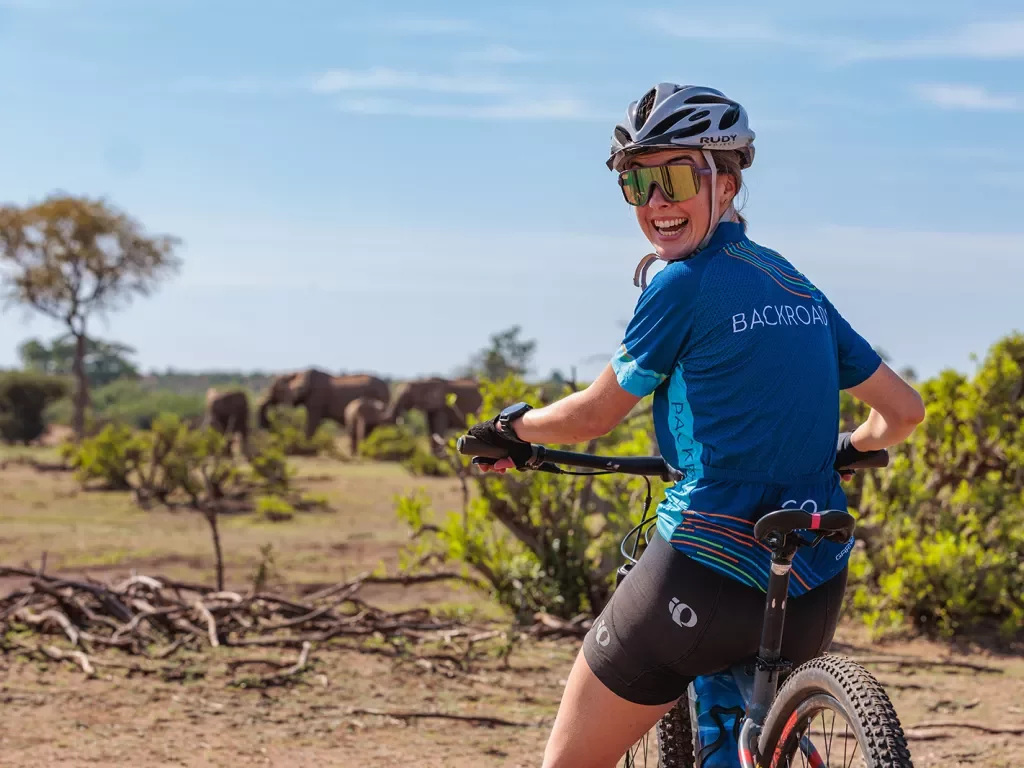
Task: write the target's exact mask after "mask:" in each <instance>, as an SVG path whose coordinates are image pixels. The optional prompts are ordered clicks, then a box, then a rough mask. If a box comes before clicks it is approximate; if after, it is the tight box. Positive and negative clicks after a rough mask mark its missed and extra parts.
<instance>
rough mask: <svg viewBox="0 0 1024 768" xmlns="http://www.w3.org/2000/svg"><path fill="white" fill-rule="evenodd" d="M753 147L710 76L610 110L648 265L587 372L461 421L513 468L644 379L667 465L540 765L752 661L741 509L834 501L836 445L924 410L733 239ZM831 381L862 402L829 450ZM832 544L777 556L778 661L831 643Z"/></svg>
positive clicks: (619, 412)
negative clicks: (784, 565)
mask: <svg viewBox="0 0 1024 768" xmlns="http://www.w3.org/2000/svg"><path fill="white" fill-rule="evenodd" d="M753 142H754V132H753V131H752V130H751V129H750V127H749V125H748V122H747V114H746V111H745V110H744V109H743V107H742V106H740V105H739V104H738V103H736V102H735V101H733V100H731V99H729V98H727V97H726V96H725V95H724V94H722V93H721V92H720V91H717V90H715V89H712V88H706V87H699V86H682V85H675V84H672V83H660V84H658V85H657V86H655V87H654V88H652V89H651V90H650V91H648V92H647V93H646V94H645V95H644V96H643V97H642V98H641V99H640V100H639V101H634V102H633V103H632V104H630V106H629V109H628V110H627V113H626V118H625V120H624V121H623V122H621V123H620V124H619V125H617V126H616V127H615V130H614V133H613V137H612V146H611V156H610V157H609V159H608V167H609V168H610V169H612V170H614V171H617V172H618V180H619V185H620V187H621V189H622V194H623V196H624V197H625V199H626V202H627V203H629V204H630V205H631V206H634V210H635V212H636V217H637V222H638V223H639V225H640V228H641V230H643V233H644V235H645V236H646V237H647V239H648V240H649V241H650V242H651V245H652V246H653V247H654V252H655V254H656V258H657V259H660V260H662V261H664V262H667V263H666V265H665V266H664V268H663V269H661V270H660V271H659V272H658V273H657V274H655V275H654V276H653V278H652V279H651V281H650V284H649V285H645V287H644V288H643V290H642V292H641V295H640V299H639V301H638V302H637V305H636V308H635V311H634V314H633V317H632V320H631V321H630V323H629V326H628V328H627V330H626V333H625V338H624V340H623V342H622V345H621V346H620V347H619V349H618V352H617V353H616V354H615V356H614V357H613V359H612V360H611V362H610V363H609V365H608V366H607V367H606V368H605V369H604V370H603V371H602V372H601V374H600V375H599V376H598V377H597V380H596V381H594V383H593V384H591V385H590V386H589V387H587V388H586V389H585V390H583V391H580V392H577V393H575V394H572V395H569V396H568V397H566V398H564V399H562V400H559V401H558V402H555V403H553V404H551V405H548V406H546V407H544V408H538V409H531V408H530V407H529V406H528V405H526V404H522V403H520V404H516V405H514V406H510V407H508V408H506V409H505V410H504V411H502V412H501V414H499V415H498V416H496V417H495V418H494V419H492V420H490V421H485V422H482V423H481V424H478V425H476V426H475V427H473V428H472V429H471V430H470V433H471V434H473V435H474V436H476V437H477V438H479V439H481V440H484V441H485V442H488V443H490V444H492V445H496V446H499V447H501V448H504V449H506V450H507V451H508V455H509V457H510V458H508V459H502V460H500V461H498V462H495V463H493V464H490V465H484V469H485V471H487V470H493V471H498V472H504V471H506V470H507V469H509V468H512V467H513V466H520V467H521V466H523V464H524V463H525V461H526V460H527V459H528V458H529V448H528V447H527V446H526V445H525V444H526V443H577V442H583V441H586V440H590V439H593V438H595V437H599V436H601V435H604V434H606V433H607V432H609V431H610V430H611V429H612V428H614V427H615V425H616V424H618V423H619V422H620V421H621V420H622V419H623V418H625V416H626V415H627V414H628V413H629V412H630V410H631V409H632V408H633V407H634V406H635V405H636V404H637V403H638V402H639V401H640V399H641V398H642V397H644V396H646V395H649V394H651V393H652V392H653V393H654V410H653V414H654V422H655V432H656V435H657V439H658V445H659V447H660V449H661V453H662V455H663V456H664V458H665V460H666V461H667V462H668V463H669V464H671V465H672V466H674V467H675V468H677V469H678V470H680V471H681V472H682V473H683V479H682V480H681V481H680V482H678V483H677V484H676V485H675V486H673V487H671V488H669V489H668V490H667V492H666V497H665V500H664V501H663V502H662V503H661V504H660V505H659V507H658V522H657V531H658V534H659V535H658V536H655V537H653V538H652V541H651V544H650V546H649V547H648V548H647V550H646V551H645V553H644V555H643V557H641V558H640V561H639V563H638V564H637V565H636V566H635V567H634V568H633V570H632V571H631V572H630V573H629V575H628V576H627V577H626V578H625V579H624V580H623V582H622V583H621V585H620V586H619V587H618V588H617V589H616V590H615V592H614V594H613V596H612V598H611V600H610V601H609V603H608V605H607V606H606V607H605V608H604V610H603V611H602V613H601V615H600V616H599V617H598V618H597V620H596V621H595V622H594V626H593V628H592V629H591V630H590V632H589V634H588V635H587V637H586V639H585V640H584V643H583V648H582V649H581V651H580V654H579V656H578V657H577V658H576V662H575V664H574V665H573V668H572V671H571V673H570V675H569V678H568V682H567V685H566V687H565V692H564V694H563V697H562V701H561V705H560V707H559V710H558V715H557V717H556V719H555V724H554V727H553V730H552V733H551V736H550V739H549V741H548V744H547V748H546V750H545V754H544V767H545V768H555V767H556V766H558V767H562V766H573V768H582V767H584V766H585V767H587V768H590V767H591V766H593V768H610V766H613V765H615V764H616V762H617V760H619V759H620V758H621V756H622V755H623V754H624V753H625V752H626V750H627V749H628V747H629V746H630V745H631V744H633V743H634V742H636V741H637V740H638V739H639V738H640V737H641V736H642V735H643V734H644V733H646V732H647V731H648V730H649V729H650V728H651V727H652V726H653V725H654V723H655V722H656V721H657V720H658V719H659V718H660V717H661V716H662V715H663V714H665V713H666V712H667V711H668V710H669V709H670V708H671V707H672V705H673V704H674V702H675V701H676V699H678V698H679V697H680V696H681V695H682V694H683V693H684V692H685V690H686V686H687V685H688V684H689V683H690V682H691V681H692V680H693V679H694V678H695V677H696V676H698V675H707V674H712V673H715V672H718V671H720V670H723V669H725V668H727V667H729V666H730V665H732V664H734V663H736V662H737V661H739V660H741V659H743V658H749V657H751V656H753V655H755V654H756V653H757V648H758V640H759V633H760V627H761V621H760V619H761V616H762V613H763V608H764V592H765V589H766V587H767V581H768V567H769V554H768V551H767V550H766V549H765V548H763V547H761V546H760V545H759V544H757V543H756V542H755V541H754V539H753V537H752V535H751V534H752V529H753V524H754V522H755V521H757V520H758V519H759V518H760V517H761V516H763V515H764V514H766V513H767V512H770V511H772V510H775V509H780V508H783V507H788V506H799V507H802V508H804V509H806V510H808V511H817V510H826V509H846V497H845V495H844V493H843V490H842V489H841V487H840V485H839V482H840V477H839V475H838V474H837V473H836V472H835V470H834V469H833V465H834V462H835V461H836V458H837V451H838V453H839V454H840V458H847V457H849V458H851V460H852V459H853V458H856V456H857V453H858V452H859V451H871V450H875V449H879V448H885V447H888V446H891V445H894V444H895V443H898V442H900V441H901V440H903V439H905V438H906V437H907V436H908V435H909V434H910V433H911V432H912V431H913V429H914V426H915V425H916V424H918V423H919V422H920V421H921V420H922V419H923V418H924V408H923V405H922V402H921V399H920V397H919V396H918V394H917V392H916V391H915V390H914V389H913V388H911V387H910V386H909V385H907V384H906V383H905V382H904V381H903V380H902V379H900V378H899V376H897V375H896V374H895V373H894V372H893V371H892V370H891V369H890V368H889V367H888V366H887V365H885V363H883V362H882V361H881V359H880V358H879V356H878V355H877V354H876V353H875V352H874V351H873V350H872V348H871V346H870V345H869V344H868V343H867V342H866V341H865V340H864V339H863V338H862V337H861V336H860V335H858V334H857V332H856V331H854V330H853V328H852V327H851V326H850V325H849V323H847V322H846V320H844V319H843V317H842V316H841V315H840V314H839V312H838V311H837V310H836V309H835V307H833V306H832V304H831V303H830V302H829V300H828V299H827V298H826V297H825V296H824V295H823V294H822V292H821V291H820V290H818V289H817V288H816V287H815V286H814V285H813V284H812V283H811V282H810V281H809V280H808V278H807V277H805V276H804V275H803V274H802V273H800V272H799V271H797V270H796V269H795V268H794V267H793V265H791V264H790V263H789V262H788V261H786V259H785V258H783V257H782V256H780V255H779V254H778V253H776V252H774V251H772V250H769V249H768V248H765V247H764V246H761V245H758V244H757V243H754V242H753V241H751V240H749V239H748V238H747V237H746V234H745V233H746V221H745V220H744V219H743V217H742V216H740V215H739V213H737V211H736V207H735V205H734V200H735V198H736V194H737V192H738V191H739V190H740V188H741V186H742V184H743V179H742V172H743V170H744V169H746V168H748V167H750V165H751V163H752V161H753V158H754V145H753ZM652 261H653V257H647V258H646V259H645V260H644V261H642V262H641V264H640V265H639V266H638V267H637V274H636V279H637V281H638V282H640V283H643V284H646V271H647V267H648V266H650V263H651V262H652ZM844 389H845V390H848V391H849V392H850V393H851V394H852V395H853V396H854V397H856V398H857V399H858V400H861V401H863V402H865V403H867V404H868V405H869V406H871V412H870V415H869V417H868V419H867V420H866V421H865V422H864V424H862V425H860V426H859V427H858V428H857V429H856V430H855V431H854V432H853V433H846V434H844V435H841V436H840V438H839V441H838V446H837V439H836V435H837V432H838V427H839V391H840V390H844ZM852 545H853V541H852V540H851V541H850V542H847V544H845V545H839V544H832V543H829V542H822V543H821V544H819V545H818V546H817V547H815V548H813V549H810V548H805V549H801V550H800V551H799V553H798V554H797V555H796V558H795V560H794V564H793V571H792V573H793V578H792V579H791V581H790V601H789V606H788V608H787V617H786V632H785V636H784V642H783V647H782V652H783V655H784V656H785V657H786V658H788V659H790V660H791V661H793V662H794V664H800V663H802V662H804V661H806V660H808V659H810V658H813V657H814V656H817V655H819V654H820V653H822V652H823V651H824V650H826V649H827V648H828V646H829V644H830V642H831V640H832V636H833V633H834V632H835V628H836V623H837V621H838V618H839V611H840V606H841V604H842V598H843V590H844V588H845V586H846V566H847V560H848V558H849V552H850V549H851V548H852Z"/></svg>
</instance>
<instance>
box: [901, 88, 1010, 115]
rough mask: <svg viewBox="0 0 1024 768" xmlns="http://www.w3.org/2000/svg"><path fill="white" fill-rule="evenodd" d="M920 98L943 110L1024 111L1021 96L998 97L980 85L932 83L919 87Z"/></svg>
mask: <svg viewBox="0 0 1024 768" xmlns="http://www.w3.org/2000/svg"><path fill="white" fill-rule="evenodd" d="M914 91H915V93H916V94H917V96H918V98H919V99H921V100H922V101H926V102H928V103H929V104H934V105H935V106H937V107H942V108H943V109H967V110H986V111H1018V110H1021V109H1024V100H1022V99H1021V97H1020V96H1014V95H997V94H994V93H991V92H990V91H988V90H987V89H985V88H984V87H982V86H980V85H963V84H957V83H931V84H926V85H917V86H915V87H914Z"/></svg>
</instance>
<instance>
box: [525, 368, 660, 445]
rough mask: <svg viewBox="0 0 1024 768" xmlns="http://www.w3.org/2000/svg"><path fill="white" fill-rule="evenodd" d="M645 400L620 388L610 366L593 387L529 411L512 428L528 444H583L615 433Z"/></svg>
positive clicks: (602, 372)
mask: <svg viewBox="0 0 1024 768" xmlns="http://www.w3.org/2000/svg"><path fill="white" fill-rule="evenodd" d="M641 399H642V398H639V397H637V396H636V395H631V394H630V393H629V392H627V391H626V390H624V389H623V388H622V387H621V386H619V382H618V379H617V378H616V377H615V371H614V370H613V369H612V366H611V365H606V366H605V368H604V370H603V371H601V374H600V375H599V376H598V377H597V379H596V380H595V381H594V382H593V383H592V384H591V385H590V386H589V387H587V388H586V389H583V390H580V391H579V392H574V393H573V394H571V395H569V396H568V397H564V398H562V399H561V400H558V401H557V402H554V403H552V404H551V405H548V406H545V407H543V408H537V409H534V410H532V411H527V412H526V415H524V416H523V417H522V418H521V419H516V420H515V421H514V422H512V428H513V429H514V430H515V433H516V435H518V437H519V439H520V440H524V441H526V442H528V443H542V444H543V443H563V444H564V443H582V442H585V441H587V440H593V439H594V438H596V437H601V436H602V435H606V434H608V433H609V432H611V431H612V430H613V429H614V428H615V427H616V426H617V425H618V424H619V422H621V421H622V420H623V419H624V418H626V416H627V415H628V414H629V412H630V411H631V410H633V406H635V405H636V404H637V403H639V402H640V400H641Z"/></svg>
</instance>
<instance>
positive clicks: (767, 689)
mask: <svg viewBox="0 0 1024 768" xmlns="http://www.w3.org/2000/svg"><path fill="white" fill-rule="evenodd" d="M797 541H798V539H797V535H796V534H795V533H791V534H788V535H787V536H786V537H785V539H784V541H782V542H781V543H780V544H777V545H773V546H772V565H771V575H770V576H769V577H768V593H767V595H766V596H765V601H764V622H763V623H762V625H761V642H760V645H759V647H758V651H757V659H756V661H755V662H754V666H755V671H754V689H753V694H752V696H751V699H750V702H749V705H748V706H747V715H746V717H745V718H743V725H742V727H741V728H740V736H739V757H740V764H741V765H742V766H743V768H760V764H761V753H760V748H759V747H758V739H759V738H760V736H761V728H762V726H763V725H764V721H765V718H766V717H767V716H768V709H769V708H770V707H771V705H772V701H773V700H774V699H775V694H776V693H778V690H779V675H780V673H782V672H785V671H786V670H788V669H789V668H790V667H791V666H792V664H791V663H790V662H788V661H786V660H784V659H783V658H782V631H783V629H784V627H785V623H786V599H787V597H788V595H789V578H790V569H791V568H792V567H793V556H794V555H795V554H796V550H797V547H798V546H799V544H798V543H797ZM769 544H770V545H771V543H770V542H769ZM812 749H813V747H812Z"/></svg>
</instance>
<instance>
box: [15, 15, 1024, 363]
mask: <svg viewBox="0 0 1024 768" xmlns="http://www.w3.org/2000/svg"><path fill="white" fill-rule="evenodd" d="M767 5H768V4H765V3H756V4H755V3H749V4H744V3H742V2H739V3H730V4H729V5H728V6H727V7H725V6H723V7H718V6H716V8H715V10H714V11H713V12H709V13H703V14H702V13H700V12H699V6H695V5H693V4H689V3H687V4H683V3H676V4H669V3H666V4H664V5H661V6H658V5H650V6H646V5H645V6H643V7H642V8H631V7H630V6H629V5H628V4H625V3H607V4H603V3H600V2H585V3H584V2H565V3H559V4H554V3H549V2H517V3H514V4H513V3H505V4H497V3H489V4H483V3H470V2H464V1H461V2H443V3H442V2H436V3H424V2H416V3H413V2H402V1H401V0H400V1H399V2H389V3H388V4H386V6H381V5H380V4H376V3H373V4H371V3H368V2H366V3H358V2H344V3H342V2H326V1H320V2H316V1H312V0H308V1H307V0H246V1H245V2H242V1H241V0H145V2H143V1H141V0H0V110H2V111H0V200H2V201H5V202H11V203H17V204H26V203H29V202H32V201H36V200H39V199H41V198H42V197H43V196H45V195H46V194H48V193H50V192H52V191H54V190H64V191H66V192H70V193H75V194H88V195H102V196H106V197H107V198H108V199H109V200H110V201H111V202H112V203H114V204H115V205H117V206H119V207H121V208H123V209H125V210H127V211H128V212H129V213H131V214H133V215H134V216H136V217H138V218H139V219H140V220H141V221H142V222H143V224H144V225H145V227H146V228H147V229H148V230H150V231H152V232H167V233H173V234H175V235H178V236H180V237H181V238H182V239H183V240H184V245H183V247H182V249H181V251H180V254H181V256H182V257H183V259H184V267H183V269H182V271H181V273H180V274H179V275H178V276H177V277H176V278H175V279H174V280H173V281H172V282H170V283H168V284H167V285H166V286H165V287H163V288H162V289H161V290H160V292H159V293H158V294H157V295H156V296H155V297H153V298H150V299H147V300H144V301H140V302H137V303H136V304H135V305H133V306H132V307H131V308H130V309H128V310H127V311H124V312H120V313H117V314H114V315H111V316H110V317H109V318H108V319H107V320H106V321H105V322H103V323H101V324H99V325H98V326H95V327H94V331H95V332H96V333H97V334H98V335H99V336H101V337H104V338H111V339H116V340H119V341H123V342H126V343H128V344H131V345H133V346H135V347H137V348H138V350H139V360H140V362H141V364H142V366H143V367H144V368H146V369H150V368H159V369H161V370H162V369H163V368H166V367H167V366H173V367H175V368H178V369H214V368H217V369H236V368H243V369H254V368H259V369H262V370H280V369H290V368H298V367H304V366H306V365H310V364H316V365H319V366H321V367H325V368H327V369H331V370H376V371H380V372H383V373H388V374H392V375H401V376H406V375H413V374H420V373H430V372H448V371H450V369H452V368H453V367H454V366H456V365H458V364H459V363H461V362H463V361H464V360H465V359H466V358H467V357H468V355H469V354H470V353H471V352H472V351H474V350H475V349H477V348H479V347H481V346H483V345H484V344H485V343H486V341H487V337H488V335H489V334H490V333H492V332H494V331H496V330H500V329H502V328H505V327H507V326H509V325H512V324H514V323H518V324H520V325H522V326H523V329H524V333H525V334H526V335H527V336H529V337H534V338H536V339H538V342H539V343H538V350H537V359H536V363H537V366H536V367H537V369H538V371H539V372H541V373H544V372H547V371H548V370H550V369H552V368H561V369H563V370H568V369H569V368H570V367H571V366H573V365H576V366H578V368H579V371H580V374H581V375H584V376H586V375H591V374H593V373H595V372H596V371H597V370H598V369H599V368H600V366H601V364H602V363H603V362H604V361H605V360H606V359H607V358H608V357H610V355H611V354H612V352H613V351H614V349H615V348H616V346H617V345H618V342H619V340H620V337H621V333H622V330H623V328H624V324H625V322H626V321H627V320H628V318H629V315H630V314H631V312H632V308H633V304H634V303H635V300H636V296H637V289H635V288H634V287H633V286H632V281H631V278H632V271H633V266H634V264H635V263H636V261H637V260H638V259H639V258H640V257H641V256H642V255H643V254H644V253H646V252H647V249H646V248H645V245H646V242H645V241H644V240H643V238H642V236H641V235H640V234H639V232H638V230H637V228H636V225H635V221H634V219H633V216H632V213H631V211H630V210H629V208H628V206H626V205H625V204H624V203H623V202H622V199H621V196H620V194H619V191H618V189H617V186H616V184H615V180H614V176H613V175H612V174H611V173H610V172H609V171H608V170H607V169H606V168H605V166H604V161H605V159H606V157H607V150H608V145H609V137H610V134H611V130H612V128H613V126H614V124H615V122H616V120H617V119H618V118H619V117H620V115H622V114H623V113H624V111H625V109H626V106H627V105H628V103H629V102H630V101H632V100H634V99H637V98H639V97H640V96H641V95H642V94H643V93H644V91H645V90H646V89H647V88H649V87H650V86H651V85H653V84H654V83H656V82H659V81H663V80H666V81H675V82H684V83H699V84H706V85H711V86H714V87H716V88H719V89H721V90H723V91H725V92H726V93H727V94H729V95H730V96H732V97H733V98H736V99H738V100H740V101H741V102H742V103H743V104H744V105H745V106H746V107H747V109H748V112H749V113H750V116H751V124H752V127H753V128H754V130H755V131H756V132H757V162H756V163H755V165H754V167H753V169H752V170H751V171H750V172H749V173H748V174H747V177H746V181H747V185H748V188H749V189H748V199H747V203H746V207H745V210H744V212H745V214H746V216H747V218H748V219H749V220H750V222H751V226H750V230H749V235H750V236H751V237H752V238H753V239H754V240H756V241H758V242H760V243H762V244H764V245H767V246H769V247H771V248H774V249H775V250H778V251H780V252H781V253H782V254H783V255H785V256H787V257H788V258H789V259H790V260H791V261H793V262H794V263H795V264H796V266H797V267H798V268H800V269H801V270H802V271H804V272H805V273H806V274H807V275H808V277H809V278H810V279H811V280H812V281H813V282H814V283H815V284H816V285H818V286H819V287H820V288H821V289H822V290H824V291H825V292H826V293H827V294H828V295H829V296H830V298H831V299H832V301H833V302H834V303H835V304H836V306H837V307H838V308H839V309H840V311H841V312H842V313H843V314H844V315H845V316H846V317H847V318H848V319H849V320H850V321H851V323H852V324H853V325H854V327H856V328H857V329H858V330H860V331H861V333H862V334H864V335H865V336H866V337H867V338H868V339H869V340H870V341H871V342H872V343H873V344H875V345H877V346H880V347H882V348H884V349H885V350H887V351H888V352H889V353H890V355H891V356H892V357H893V359H894V362H895V363H896V364H898V365H901V366H902V365H911V366H914V367H915V368H916V369H917V370H918V372H919V373H922V374H925V375H928V374H932V373H934V372H936V371H938V370H940V369H941V368H943V367H947V366H952V367H956V368H959V369H961V370H971V369H972V368H973V364H972V363H971V362H970V357H969V356H970V354H971V353H979V354H983V353H984V352H985V350H986V349H987V347H988V345H989V344H990V343H992V342H993V341H995V340H996V339H997V338H998V337H1000V336H1001V335H1003V334H1005V333H1007V332H1009V331H1010V330H1012V329H1013V328H1015V327H1016V328H1018V329H1022V330H1024V301H1022V300H1021V294H1022V292H1024V220H1022V216H1021V205H1022V203H1024V151H1022V148H1021V137H1022V136H1024V9H1022V7H1021V5H1020V3H1019V0H1014V2H994V1H990V0H980V1H976V2H974V3H972V4H970V6H971V7H968V4H967V3H964V2H955V3H954V2H947V1H945V0H938V1H937V2H928V3H925V2H913V3H910V2H907V3H900V4H897V3H893V2H880V1H879V0H863V1H861V2H856V3H851V2H843V3H840V2H831V3H810V2H793V1H792V0H784V1H782V2H774V3H772V4H771V8H770V9H768V8H767ZM384 7H386V8H387V10H386V11H385V10H383V8H384ZM57 330H58V329H57V328H56V327H55V326H53V325H51V324H49V323H48V322H45V321H41V320H38V319H35V318H31V317H30V316H27V315H25V314H24V313H22V312H21V311H18V310H13V311H7V312H6V313H4V314H2V315H0V366H5V365H12V364H14V363H15V361H16V352H15V350H16V347H17V344H18V343H19V342H20V341H21V340H22V339H23V338H25V337H26V336H28V335H50V334H53V333H56V332H57Z"/></svg>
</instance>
